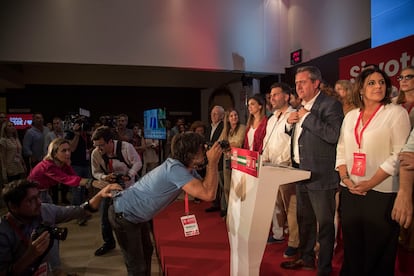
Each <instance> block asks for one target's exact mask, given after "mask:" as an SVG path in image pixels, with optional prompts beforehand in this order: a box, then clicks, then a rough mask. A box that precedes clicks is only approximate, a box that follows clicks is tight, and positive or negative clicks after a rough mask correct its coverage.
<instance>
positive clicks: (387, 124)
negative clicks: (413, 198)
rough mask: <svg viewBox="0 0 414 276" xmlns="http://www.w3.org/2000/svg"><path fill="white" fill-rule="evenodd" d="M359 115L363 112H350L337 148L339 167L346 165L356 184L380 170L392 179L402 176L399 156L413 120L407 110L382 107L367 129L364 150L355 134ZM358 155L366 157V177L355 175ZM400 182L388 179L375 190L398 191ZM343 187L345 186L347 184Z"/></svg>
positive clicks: (364, 136)
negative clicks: (355, 163) (354, 168)
mask: <svg viewBox="0 0 414 276" xmlns="http://www.w3.org/2000/svg"><path fill="white" fill-rule="evenodd" d="M359 114H360V110H359V109H354V110H351V111H349V112H348V113H347V114H346V116H345V119H344V121H343V123H342V127H341V134H340V136H339V141H338V145H337V149H336V151H337V155H336V168H337V167H338V166H340V165H344V164H345V165H346V166H347V171H348V173H349V175H350V178H351V180H352V181H354V183H358V182H360V181H363V180H369V179H371V177H372V176H373V175H374V174H375V172H376V171H377V170H378V168H381V169H382V170H384V171H385V172H386V173H387V174H389V175H391V176H396V175H397V174H398V165H397V159H398V153H399V152H400V151H401V148H402V147H403V146H404V144H405V142H406V140H407V137H408V135H409V132H410V120H409V117H408V113H407V111H406V110H405V109H404V108H403V107H401V106H398V105H394V104H387V105H385V106H382V107H381V108H380V109H379V110H378V111H377V113H376V114H375V116H374V117H373V118H372V120H371V121H370V123H369V124H368V126H367V127H366V128H365V130H364V132H363V136H362V141H361V149H360V150H359V149H358V144H357V142H356V139H355V134H354V130H355V126H356V124H357V121H358V117H359ZM362 127H363V126H362V124H360V129H359V130H358V133H360V131H361V128H362ZM357 152H361V153H365V154H366V170H365V176H356V175H352V174H351V171H352V165H353V162H354V153H357ZM393 178H394V181H393ZM396 179H398V177H388V178H387V179H385V180H384V181H383V182H381V183H380V184H378V185H377V186H375V187H374V188H372V189H373V190H375V191H378V192H384V193H390V192H397V191H398V188H399V183H398V181H396ZM341 185H342V186H345V184H343V183H341Z"/></svg>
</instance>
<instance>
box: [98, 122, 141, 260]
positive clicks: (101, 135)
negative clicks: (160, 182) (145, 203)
mask: <svg viewBox="0 0 414 276" xmlns="http://www.w3.org/2000/svg"><path fill="white" fill-rule="evenodd" d="M92 142H93V145H94V146H95V149H94V150H93V151H92V154H91V164H92V175H93V177H94V178H95V179H98V180H101V181H105V182H107V183H118V184H120V185H121V186H123V187H125V188H127V187H129V186H131V185H132V184H134V183H135V176H136V175H137V173H138V171H139V170H140V169H141V168H142V162H141V158H140V157H139V155H138V153H137V151H136V150H135V148H134V146H133V145H132V144H131V143H128V142H125V141H121V140H115V137H114V133H113V131H112V130H111V129H110V128H109V127H107V126H102V127H99V128H97V129H96V130H95V131H94V133H93V134H92ZM109 205H110V199H109V198H108V199H104V200H103V201H102V202H101V232H102V239H103V240H104V244H103V245H102V246H101V247H100V248H98V249H97V250H96V251H95V256H102V255H104V254H106V253H108V252H109V251H110V250H112V249H114V248H115V238H114V235H113V233H112V227H111V225H110V223H109V221H108V208H109Z"/></svg>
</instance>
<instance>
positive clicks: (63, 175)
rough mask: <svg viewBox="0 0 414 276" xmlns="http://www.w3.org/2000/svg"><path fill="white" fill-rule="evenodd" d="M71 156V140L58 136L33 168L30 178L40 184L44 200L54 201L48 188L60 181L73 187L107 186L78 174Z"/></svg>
mask: <svg viewBox="0 0 414 276" xmlns="http://www.w3.org/2000/svg"><path fill="white" fill-rule="evenodd" d="M70 156H71V150H70V142H69V140H66V139H63V138H56V139H54V140H53V141H52V142H51V143H50V144H49V147H48V151H47V155H46V156H45V158H44V159H43V160H42V161H40V162H39V163H38V164H37V165H36V166H35V167H34V168H33V169H32V170H31V172H30V175H29V177H28V180H29V181H32V182H35V183H37V184H38V189H39V191H40V195H41V200H42V202H46V203H52V198H51V197H50V195H49V193H48V190H49V188H50V187H52V186H54V185H57V184H58V183H63V184H64V185H68V186H71V187H76V186H79V185H80V186H86V187H87V188H89V187H90V186H91V185H92V184H94V186H95V187H103V186H105V183H101V182H100V181H97V180H93V179H92V178H81V177H80V176H78V175H77V174H76V172H75V171H74V170H73V168H72V167H71V165H70V164H71V160H70Z"/></svg>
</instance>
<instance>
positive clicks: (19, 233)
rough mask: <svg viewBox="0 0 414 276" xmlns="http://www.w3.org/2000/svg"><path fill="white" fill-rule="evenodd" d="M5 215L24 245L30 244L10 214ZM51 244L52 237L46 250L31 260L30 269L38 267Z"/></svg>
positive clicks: (33, 269)
mask: <svg viewBox="0 0 414 276" xmlns="http://www.w3.org/2000/svg"><path fill="white" fill-rule="evenodd" d="M5 217H6V220H7V222H8V223H9V225H10V226H11V228H13V230H14V232H15V233H16V234H17V236H19V238H20V240H21V241H22V242H23V243H24V245H25V247H26V248H28V247H29V246H30V244H29V242H30V240H29V239H28V237H26V236H25V235H24V233H23V232H22V230H21V229H20V227H18V226H17V224H16V222H15V220H14V218H13V216H12V214H11V213H10V212H8V213H7V214H6V216H5ZM52 246H53V239H50V243H49V247H48V248H47V249H46V251H45V252H44V253H43V254H42V255H41V256H39V257H38V258H37V259H36V260H35V261H34V262H33V265H31V266H30V267H29V269H30V270H31V271H36V270H37V269H38V268H39V266H40V265H41V264H42V260H43V259H44V257H45V256H46V255H47V254H48V253H49V251H50V249H51V248H52Z"/></svg>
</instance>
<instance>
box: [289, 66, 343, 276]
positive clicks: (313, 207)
mask: <svg viewBox="0 0 414 276" xmlns="http://www.w3.org/2000/svg"><path fill="white" fill-rule="evenodd" d="M321 80H322V76H321V72H320V70H319V69H318V68H316V67H314V66H304V67H300V68H298V69H297V71H296V76H295V84H296V91H297V93H298V95H299V97H300V98H301V99H302V107H301V108H300V109H299V110H298V111H297V112H292V113H290V115H289V117H288V119H287V124H286V130H287V132H289V133H290V134H291V145H292V166H293V167H297V168H300V169H302V170H308V171H311V178H310V179H309V180H305V181H300V182H298V184H297V185H296V197H297V220H298V225H299V240H300V241H299V258H298V259H297V260H294V261H287V262H282V263H281V267H282V268H285V269H294V270H300V269H305V270H313V269H315V252H314V246H315V244H316V242H317V241H319V244H320V251H319V258H318V263H317V269H318V275H329V274H330V273H331V271H332V264H331V261H332V256H333V249H334V241H335V229H334V216H335V192H336V190H337V188H338V184H339V176H338V173H337V172H336V171H335V159H336V144H337V142H338V138H339V133H340V128H341V124H342V120H343V117H344V115H343V112H342V106H341V103H340V102H339V101H337V100H336V99H334V98H333V97H330V96H328V95H326V94H324V93H323V92H321V91H320V89H319V85H320V83H321ZM318 227H319V229H318ZM317 238H318V239H317Z"/></svg>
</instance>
